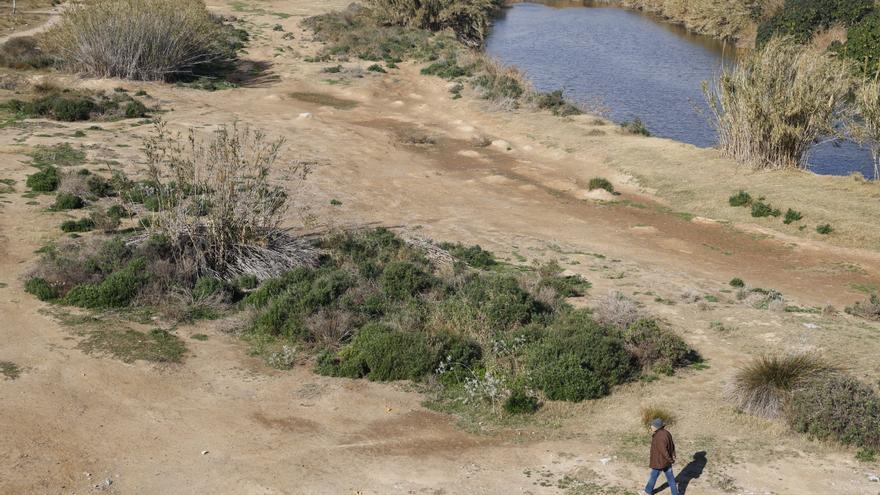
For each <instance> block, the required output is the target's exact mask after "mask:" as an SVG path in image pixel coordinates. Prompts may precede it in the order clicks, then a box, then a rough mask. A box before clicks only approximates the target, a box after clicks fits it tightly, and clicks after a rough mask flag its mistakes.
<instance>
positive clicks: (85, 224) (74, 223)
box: [61, 218, 95, 232]
mask: <svg viewBox="0 0 880 495" xmlns="http://www.w3.org/2000/svg"><path fill="white" fill-rule="evenodd" d="M94 228H95V221H94V220H92V219H91V218H81V219H79V220H65V221H63V222H61V231H62V232H88V231H90V230H92V229H94Z"/></svg>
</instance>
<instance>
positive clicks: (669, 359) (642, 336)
mask: <svg viewBox="0 0 880 495" xmlns="http://www.w3.org/2000/svg"><path fill="white" fill-rule="evenodd" d="M623 339H624V341H625V342H626V347H627V349H628V350H629V351H630V352H631V353H632V354H633V355H634V356H635V357H636V358H637V359H638V361H639V363H640V364H641V365H642V366H643V367H646V368H651V369H653V370H655V371H657V372H659V373H663V374H666V375H671V374H673V373H674V372H675V368H679V367H682V366H687V365H688V364H690V363H691V362H692V361H693V360H695V359H696V356H695V354H694V352H693V351H692V350H691V348H690V347H688V345H687V343H685V341H684V340H682V338H681V337H679V336H678V335H676V334H674V333H673V332H671V331H669V330H665V329H663V328H660V326H659V325H658V324H657V322H656V321H654V320H639V321H637V322H635V323H634V324H632V325H630V326H629V328H627V329H626V330H625V331H624V332H623Z"/></svg>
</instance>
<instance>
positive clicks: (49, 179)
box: [25, 166, 61, 192]
mask: <svg viewBox="0 0 880 495" xmlns="http://www.w3.org/2000/svg"><path fill="white" fill-rule="evenodd" d="M60 182H61V177H60V176H59V174H58V169H57V168H55V167H51V166H50V167H45V168H43V169H42V170H40V171H39V172H37V173H35V174H32V175H29V176H28V178H27V181H26V182H25V185H27V186H28V187H29V188H30V189H31V190H32V191H34V192H52V191H54V190H55V189H58V184H59V183H60Z"/></svg>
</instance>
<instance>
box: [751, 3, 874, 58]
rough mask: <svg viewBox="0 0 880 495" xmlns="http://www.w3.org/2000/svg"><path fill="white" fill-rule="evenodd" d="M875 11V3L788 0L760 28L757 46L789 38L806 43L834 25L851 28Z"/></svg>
mask: <svg viewBox="0 0 880 495" xmlns="http://www.w3.org/2000/svg"><path fill="white" fill-rule="evenodd" d="M873 8H874V2H873V1H872V0H786V1H785V3H784V5H783V7H782V9H781V11H780V12H779V13H777V14H776V15H774V16H773V17H770V18H769V19H767V20H766V21H764V22H762V23H761V24H760V26H758V35H757V40H756V44H757V45H758V47H760V46H762V45H765V44H767V43H768V42H769V41H770V39H771V38H772V37H774V36H790V37H792V38H793V39H794V40H796V41H797V42H798V43H805V42H807V41H809V40H810V38H812V36H813V33H815V32H817V31H821V30H823V29H827V28H829V27H831V26H833V25H835V24H842V25H844V26H852V25H853V24H855V23H857V22H858V21H859V20H861V19H862V18H863V17H864V16H865V15H867V14H868V13H870V12H871V11H872V10H873Z"/></svg>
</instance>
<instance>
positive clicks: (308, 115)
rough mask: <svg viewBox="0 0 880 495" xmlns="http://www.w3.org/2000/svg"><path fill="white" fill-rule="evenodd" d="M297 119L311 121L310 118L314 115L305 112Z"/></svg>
mask: <svg viewBox="0 0 880 495" xmlns="http://www.w3.org/2000/svg"><path fill="white" fill-rule="evenodd" d="M297 118H299V119H310V118H312V114H311V112H303V113H301V114H299V117H297Z"/></svg>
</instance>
